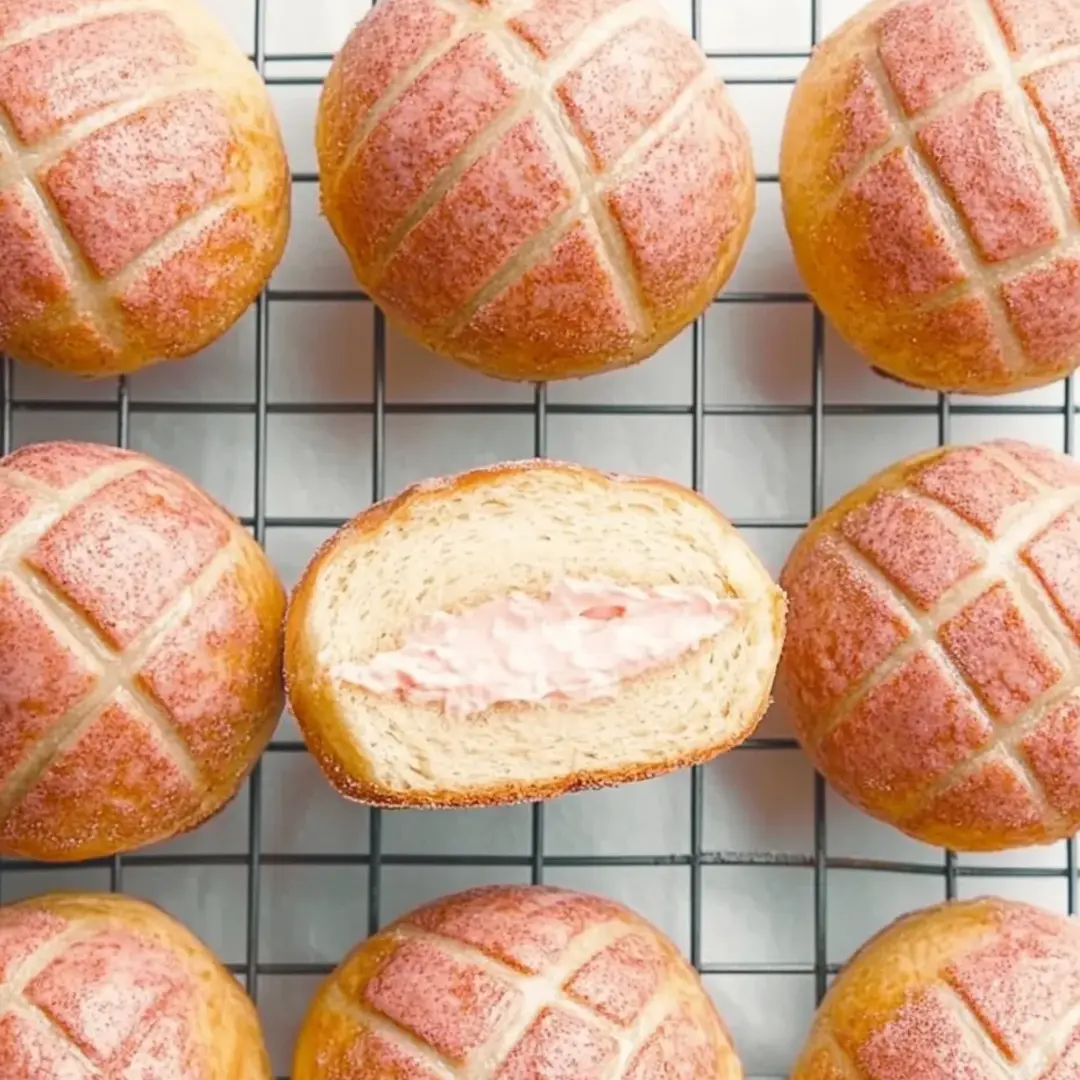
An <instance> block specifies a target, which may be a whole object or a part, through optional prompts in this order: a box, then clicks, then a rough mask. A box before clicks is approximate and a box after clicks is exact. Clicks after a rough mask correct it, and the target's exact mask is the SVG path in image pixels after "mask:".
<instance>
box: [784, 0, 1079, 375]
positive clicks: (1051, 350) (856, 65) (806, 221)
mask: <svg viewBox="0 0 1080 1080" xmlns="http://www.w3.org/2000/svg"><path fill="white" fill-rule="evenodd" d="M1078 46H1080V2H1078V0H879V2H877V3H873V4H870V5H869V6H868V7H866V8H864V9H863V10H862V11H861V12H859V13H858V14H857V15H855V16H854V17H852V18H851V19H850V20H849V21H848V22H846V23H845V24H844V25H843V26H841V27H840V28H839V29H838V30H836V32H835V33H833V34H831V35H830V36H829V38H828V39H827V40H826V41H825V42H824V44H822V46H821V47H820V48H819V49H818V50H816V52H815V53H814V56H813V58H812V59H811V61H810V63H809V65H808V66H807V68H806V70H805V72H804V73H803V75H802V77H801V78H800V80H799V82H798V85H797V87H796V89H795V92H794V94H793V96H792V100H791V107H790V111H789V113H788V117H787V124H786V128H785V131H784V137H783V144H782V150H781V160H780V182H781V190H782V193H783V204H784V213H785V217H786V220H787V226H788V232H789V234H790V236H791V241H792V245H793V248H794V252H795V258H796V262H797V263H798V266H799V269H800V270H801V272H802V275H803V277H804V279H805V281H806V283H807V286H808V287H809V290H810V292H811V293H812V294H813V296H814V299H815V300H816V301H817V302H818V304H819V305H820V306H821V308H822V310H823V311H824V312H825V314H826V315H827V316H828V317H829V318H830V319H831V320H832V322H833V323H834V324H835V326H836V328H837V330H838V331H839V332H840V333H841V334H842V335H843V336H844V337H845V338H846V339H847V340H848V341H849V342H850V343H851V344H852V345H853V346H854V347H855V348H856V349H857V350H859V352H861V353H862V354H863V355H864V356H865V357H866V358H867V359H868V360H869V361H870V362H871V363H872V364H874V365H876V366H877V367H878V368H879V369H880V370H881V371H882V372H884V373H886V374H888V375H891V376H893V377H894V378H897V379H899V380H901V381H903V382H908V383H912V384H915V385H917V386H924V387H930V388H932V389H936V390H945V391H958V392H962V393H971V394H1000V393H1006V392H1009V391H1014V390H1020V389H1023V388H1025V387H1034V386H1041V385H1043V384H1045V383H1049V382H1052V381H1053V380H1055V379H1060V378H1062V377H1063V376H1064V375H1066V374H1068V373H1069V372H1070V371H1072V370H1073V369H1074V368H1076V366H1077V364H1078V363H1080V244H1078V242H1077V236H1078V227H1077V221H1078V215H1080V54H1078V51H1077V49H1078Z"/></svg>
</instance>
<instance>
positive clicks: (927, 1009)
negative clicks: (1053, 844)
mask: <svg viewBox="0 0 1080 1080" xmlns="http://www.w3.org/2000/svg"><path fill="white" fill-rule="evenodd" d="M1078 1005H1080V929H1078V928H1077V925H1076V923H1075V922H1074V921H1073V920H1071V919H1067V918H1065V917H1063V916H1060V915H1056V914H1051V913H1050V912H1048V911H1044V910H1042V909H1040V908H1038V907H1035V906H1033V905H1030V904H1024V903H1018V902H1016V901H1012V900H1006V899H1001V898H997V897H991V898H980V899H976V900H968V901H952V902H947V903H943V904H937V905H934V906H932V907H928V908H925V909H923V910H920V911H916V912H912V913H909V914H907V915H905V916H903V917H902V918H900V919H898V920H896V921H895V922H894V923H892V924H891V925H889V926H887V927H885V928H884V929H883V930H882V931H880V932H879V933H877V934H875V935H874V936H873V937H872V938H871V939H870V940H869V941H867V942H866V943H865V944H864V945H863V946H862V947H861V948H860V949H859V950H858V951H857V952H856V953H855V955H854V956H853V957H852V958H851V959H850V960H849V961H848V962H847V964H846V965H845V966H844V968H843V970H842V971H841V972H840V974H839V975H838V976H837V978H836V980H835V981H834V982H833V984H832V986H831V987H830V989H829V992H828V993H827V994H826V996H825V998H824V1000H823V1001H822V1003H821V1007H820V1008H819V1010H818V1012H817V1015H816V1017H815V1019H814V1023H813V1026H812V1028H811V1031H810V1035H809V1037H808V1039H807V1042H806V1044H805V1047H804V1049H803V1052H802V1054H801V1056H800V1057H799V1059H798V1061H797V1062H796V1064H795V1067H794V1069H793V1070H792V1074H791V1080H836V1078H839V1077H845V1078H846V1077H852V1076H874V1077H880V1078H881V1080H893V1077H896V1078H897V1080H900V1078H901V1077H907V1076H913V1075H922V1072H923V1070H925V1071H926V1072H927V1074H929V1072H930V1071H932V1070H933V1068H937V1069H939V1070H940V1069H942V1068H945V1069H946V1071H947V1073H948V1075H956V1076H960V1075H963V1076H972V1077H976V1076H978V1077H982V1076H997V1075H999V1074H1000V1075H1005V1074H1006V1073H1009V1074H1010V1075H1011V1074H1012V1072H1013V1070H1014V1069H1017V1068H1019V1067H1021V1066H1019V1065H1018V1063H1019V1062H1025V1063H1027V1062H1030V1061H1033V1060H1034V1061H1038V1062H1040V1063H1042V1066H1041V1067H1040V1068H1039V1069H1038V1070H1037V1073H1038V1075H1039V1076H1040V1077H1046V1078H1047V1080H1059V1077H1060V1078H1061V1080H1064V1078H1065V1077H1067V1076H1072V1075H1074V1073H1075V1068H1076V1065H1077V1062H1078V1060H1080V1058H1078V1056H1077V1052H1078V1050H1080V1042H1078V1034H1080V1016H1078V1014H1077V1006H1078ZM1023 1067H1026V1065H1025V1066H1023ZM1033 1075H1035V1073H1033Z"/></svg>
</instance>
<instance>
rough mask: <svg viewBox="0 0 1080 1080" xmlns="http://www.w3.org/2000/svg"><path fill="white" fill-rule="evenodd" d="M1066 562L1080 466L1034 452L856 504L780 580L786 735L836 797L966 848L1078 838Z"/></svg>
mask: <svg viewBox="0 0 1080 1080" xmlns="http://www.w3.org/2000/svg"><path fill="white" fill-rule="evenodd" d="M875 488H876V490H875ZM1078 553H1080V464H1078V463H1077V462H1075V461H1073V460H1072V459H1071V458H1069V457H1067V456H1065V455H1061V454H1055V453H1053V452H1051V451H1048V450H1044V449H1042V448H1040V447H1036V446H1030V445H1027V444H1024V443H1018V442H1015V441H1011V440H997V441H995V442H992V443H987V444H984V445H976V446H967V447H955V448H953V447H949V448H946V449H944V450H942V451H939V452H937V453H933V454H930V455H926V456H925V457H924V458H923V459H922V460H919V459H914V460H913V461H912V462H911V463H910V464H909V463H901V464H900V465H898V466H897V469H896V470H894V472H893V473H892V474H891V475H890V476H889V477H887V478H883V479H882V481H881V482H880V483H879V484H877V485H868V487H867V489H866V491H865V492H863V491H856V492H853V493H852V494H851V496H850V497H849V501H848V502H847V504H846V505H842V506H841V507H840V508H838V509H837V510H836V511H835V513H834V516H833V517H832V519H831V520H830V521H829V523H828V527H826V528H822V529H819V530H818V531H816V532H812V533H811V535H810V537H809V538H808V540H807V542H806V543H804V544H803V545H800V546H799V547H797V548H796V551H795V552H794V553H793V555H792V557H791V559H790V560H789V562H788V565H787V567H785V570H784V573H783V575H782V579H781V580H782V583H783V585H784V587H785V590H786V591H787V594H788V597H789V600H790V603H791V618H790V625H789V635H788V638H787V640H786V642H785V660H784V683H785V686H786V688H787V690H788V691H789V692H790V694H791V697H792V700H793V703H794V704H795V705H796V706H797V707H796V708H795V709H794V710H793V713H794V715H793V719H794V722H795V724H796V733H797V734H798V736H799V738H800V739H801V740H802V741H803V743H804V744H805V745H807V746H808V748H809V749H811V751H812V752H813V753H814V754H815V755H816V759H817V761H818V764H819V767H821V768H822V770H823V772H825V774H826V775H827V776H828V778H829V780H830V781H831V782H832V783H833V784H834V786H835V787H836V788H837V789H838V790H839V791H840V792H841V793H842V794H844V795H845V796H846V797H847V798H848V799H850V800H851V801H853V802H854V803H856V804H857V805H859V806H861V807H862V808H863V809H864V810H867V811H868V812H870V813H872V814H875V815H877V816H880V817H883V818H884V819H885V820H888V821H890V822H892V823H893V824H897V825H898V826H899V827H901V828H902V829H903V830H904V831H906V832H908V833H909V834H911V835H913V836H917V837H918V838H920V839H922V840H924V841H927V842H933V843H943V844H950V845H951V846H957V838H958V837H959V838H961V841H960V842H961V843H964V844H971V845H973V848H972V849H978V848H979V847H980V846H982V845H988V844H992V843H996V842H1000V838H1001V837H1003V836H1007V837H1010V838H1012V840H1014V841H1015V842H1016V843H1017V844H1020V843H1035V842H1044V841H1045V837H1047V836H1049V835H1051V834H1052V835H1054V836H1056V835H1057V834H1058V831H1059V830H1060V829H1061V828H1063V827H1065V826H1067V825H1070V824H1074V823H1075V822H1076V821H1078V820H1080V707H1078V704H1077V702H1078V701H1080V692H1078V691H1076V690H1075V682H1076V679H1077V677H1078V675H1080V671H1078V670H1077V669H1076V665H1075V660H1074V657H1075V655H1076V651H1077V650H1078V649H1080V606H1078V602H1077V600H1076V597H1077V595H1080V554H1078ZM1055 611H1056V618H1055ZM1065 634H1068V635H1069V636H1070V637H1071V640H1070V641H1068V642H1063V641H1062V637H1063V635H1065ZM1048 808H1049V811H1050V814H1049V816H1048V813H1047V811H1048ZM965 850H967V849H966V848H965Z"/></svg>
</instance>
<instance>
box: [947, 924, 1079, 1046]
mask: <svg viewBox="0 0 1080 1080" xmlns="http://www.w3.org/2000/svg"><path fill="white" fill-rule="evenodd" d="M944 977H945V980H946V981H947V982H948V983H950V984H951V985H952V986H953V988H954V989H955V990H956V992H957V993H958V994H959V996H960V998H961V999H962V1000H963V1001H964V1003H965V1004H966V1005H967V1007H968V1008H969V1009H970V1010H971V1012H972V1013H973V1014H974V1015H975V1016H976V1017H977V1018H978V1020H979V1023H980V1024H981V1025H982V1026H983V1027H984V1028H985V1029H986V1031H987V1032H988V1033H989V1035H990V1037H991V1038H992V1039H993V1040H994V1043H995V1044H996V1045H997V1046H998V1048H999V1049H1000V1050H1001V1052H1002V1053H1003V1054H1004V1055H1005V1057H1006V1058H1008V1060H1009V1061H1011V1062H1019V1061H1021V1060H1023V1059H1024V1058H1026V1057H1027V1056H1028V1054H1030V1053H1031V1052H1032V1051H1033V1050H1034V1049H1035V1047H1036V1046H1037V1045H1038V1044H1039V1043H1040V1042H1042V1041H1043V1040H1044V1039H1045V1037H1046V1035H1047V1033H1048V1032H1050V1031H1051V1030H1053V1028H1054V1027H1055V1025H1057V1024H1058V1023H1059V1022H1060V1021H1061V1019H1062V1018H1063V1017H1064V1016H1065V1015H1066V1014H1067V1013H1068V1012H1069V1010H1070V1009H1071V1008H1073V1007H1074V1006H1075V1005H1076V1004H1077V1002H1078V1001H1080V935H1078V933H1077V931H1076V929H1075V927H1073V926H1072V925H1067V926H1066V927H1065V928H1063V927H1062V925H1061V919H1060V918H1059V917H1057V916H1054V915H1050V914H1049V913H1048V912H1043V911H1039V910H1037V909H1035V908H1028V907H1018V908H1006V909H1004V910H1003V912H1002V917H1001V921H1000V923H999V925H998V927H997V930H996V932H995V933H994V934H993V935H992V936H991V937H990V938H989V940H988V941H986V942H985V943H984V944H981V945H979V946H977V947H976V948H974V949H972V950H971V951H970V952H967V953H965V954H964V955H963V956H961V957H959V958H957V959H956V960H955V961H954V962H953V963H952V964H951V965H950V966H949V968H948V969H947V970H946V971H945V975H944Z"/></svg>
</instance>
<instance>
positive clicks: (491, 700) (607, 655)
mask: <svg viewBox="0 0 1080 1080" xmlns="http://www.w3.org/2000/svg"><path fill="white" fill-rule="evenodd" d="M739 606H740V605H739V602H738V601H735V600H732V599H730V598H728V599H722V598H721V597H719V596H717V595H716V594H715V593H712V592H710V591H709V590H708V589H704V588H699V587H696V586H690V585H658V586H655V587H651V588H635V587H633V586H625V585H616V584H615V583H614V582H610V581H602V580H601V581H576V580H573V579H568V580H565V581H560V582H558V583H556V584H555V585H554V586H553V587H552V589H551V592H550V593H549V594H548V595H547V596H545V597H535V596H529V595H527V594H525V593H522V592H516V591H515V592H511V593H509V594H508V595H506V596H502V597H499V598H497V599H495V600H489V601H488V602H487V603H484V604H481V605H479V606H478V607H475V608H471V609H470V610H468V611H464V612H461V613H459V614H454V615H451V614H449V613H447V612H438V613H437V614H435V615H433V616H431V617H430V618H428V619H426V620H425V621H424V622H423V623H421V624H420V625H418V626H417V627H415V628H414V629H413V630H412V631H411V632H410V633H409V634H408V635H407V636H406V638H405V640H404V642H403V643H402V645H401V647H400V648H398V649H394V650H393V651H388V652H382V653H378V654H376V655H375V656H374V657H372V659H371V660H369V661H368V662H367V663H363V664H355V663H343V664H338V665H337V666H336V667H335V668H334V669H333V671H332V676H333V677H334V678H337V679H340V680H342V681H343V682H348V683H351V684H353V685H355V686H359V687H362V688H363V689H365V690H370V691H372V692H373V693H377V694H390V695H393V696H395V697H397V698H399V699H401V700H404V701H408V702H410V703H413V704H420V705H440V706H442V707H443V708H444V709H445V710H446V711H447V712H448V713H452V714H455V715H463V714H467V713H474V712H481V711H483V710H484V709H487V708H489V707H490V706H492V705H494V704H495V703H496V702H500V701H515V702H537V701H542V700H545V699H553V700H562V701H568V700H575V701H588V700H592V699H595V698H602V697H610V696H613V695H614V694H615V693H616V691H617V688H618V686H619V684H620V683H621V682H622V681H623V680H624V679H629V678H633V677H634V676H635V675H640V674H641V673H643V672H645V671H647V670H649V669H650V668H653V667H657V666H659V665H661V664H664V663H667V662H669V661H671V660H674V659H676V658H677V657H679V656H681V655H682V654H683V653H686V652H689V651H690V650H692V649H694V648H696V647H697V646H698V645H700V644H701V642H703V641H705V640H706V639H708V638H710V637H714V636H715V635H717V634H719V633H721V632H722V631H723V630H725V629H727V628H728V627H729V626H730V625H731V624H732V622H734V620H735V617H736V612H737V611H738V609H739Z"/></svg>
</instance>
